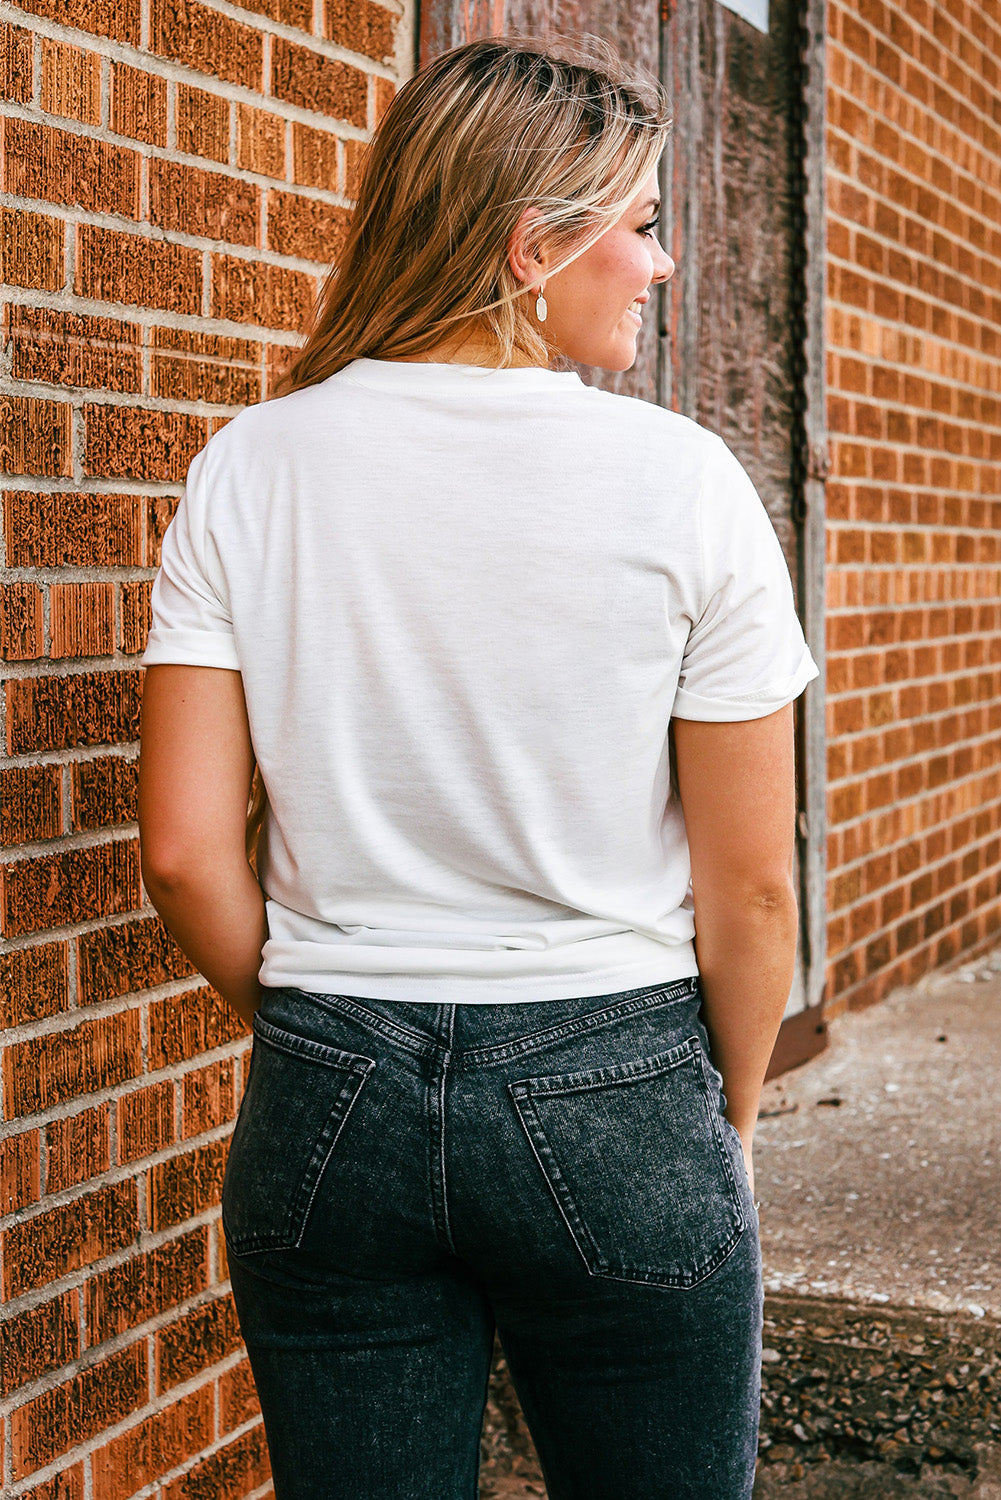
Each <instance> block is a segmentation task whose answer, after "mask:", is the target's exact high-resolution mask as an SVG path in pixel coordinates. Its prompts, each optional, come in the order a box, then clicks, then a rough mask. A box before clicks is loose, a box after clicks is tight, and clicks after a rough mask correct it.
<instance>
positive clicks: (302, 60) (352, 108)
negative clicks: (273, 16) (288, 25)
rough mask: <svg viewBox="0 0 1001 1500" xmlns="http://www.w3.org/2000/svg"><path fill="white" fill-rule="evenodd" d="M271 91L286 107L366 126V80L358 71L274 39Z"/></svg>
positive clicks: (306, 49) (292, 44)
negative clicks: (290, 106)
mask: <svg viewBox="0 0 1001 1500" xmlns="http://www.w3.org/2000/svg"><path fill="white" fill-rule="evenodd" d="M271 92H272V93H273V94H274V95H275V97H276V98H277V99H284V100H285V102H286V103H287V104H297V105H298V106H299V108H300V109H308V110H312V111H313V112H314V113H316V114H319V115H323V116H324V117H325V118H327V119H331V120H347V121H349V122H350V123H351V124H352V125H360V126H361V127H362V129H364V128H365V127H366V126H367V124H368V78H367V77H366V75H365V74H364V73H362V72H361V71H360V70H359V69H358V68H352V67H350V66H349V65H348V64H347V63H343V62H338V61H337V60H336V59H335V58H332V57H326V56H325V55H324V54H323V53H322V52H314V51H313V50H312V49H311V48H309V47H299V46H297V45H296V43H295V42H290V41H287V40H286V39H285V38H284V37H278V36H276V37H275V38H274V39H273V41H272V44H271Z"/></svg>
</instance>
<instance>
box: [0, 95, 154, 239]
mask: <svg viewBox="0 0 1001 1500" xmlns="http://www.w3.org/2000/svg"><path fill="white" fill-rule="evenodd" d="M4 145H5V155H6V161H5V163H4V175H3V184H4V190H5V191H6V192H8V193H16V194H17V195H18V196H19V197H24V198H43V199H45V200H46V201H47V202H49V203H65V204H68V205H75V206H77V207H79V208H85V209H87V210H89V211H90V212H91V213H106V214H124V215H125V217H126V218H133V219H135V218H138V217H139V157H138V156H137V155H136V153H135V152H134V151H131V150H129V149H128V148H126V147H123V146H115V145H112V144H110V143H109V142H107V141H102V140H98V139H96V138H95V137H93V136H87V135H74V134H72V133H71V132H70V131H67V130H57V129H55V128H54V127H53V126H50V125H42V124H39V123H38V122H37V121H35V120H17V119H9V120H7V122H6V130H5V135H4Z"/></svg>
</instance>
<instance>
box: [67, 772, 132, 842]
mask: <svg viewBox="0 0 1001 1500" xmlns="http://www.w3.org/2000/svg"><path fill="white" fill-rule="evenodd" d="M71 775H72V786H73V816H72V827H73V828H74V829H92V828H111V827H114V826H115V825H117V824H121V823H134V822H135V820H136V815H137V800H138V781H139V763H138V761H135V760H125V759H124V757H122V756H120V755H106V756H101V757H100V758H99V759H97V760H83V761H77V762H76V764H75V765H74V766H73V767H72V772H71Z"/></svg>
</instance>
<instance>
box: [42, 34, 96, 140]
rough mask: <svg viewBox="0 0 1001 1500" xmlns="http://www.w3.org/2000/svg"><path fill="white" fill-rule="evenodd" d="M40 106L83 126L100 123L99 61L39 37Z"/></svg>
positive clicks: (69, 47) (52, 113)
mask: <svg viewBox="0 0 1001 1500" xmlns="http://www.w3.org/2000/svg"><path fill="white" fill-rule="evenodd" d="M41 41H42V79H41V95H40V100H41V105H42V109H43V110H44V111H45V113H46V114H49V115H63V116H64V117H65V118H67V119H70V120H80V121H82V122H83V123H84V124H85V125H100V123H101V59H100V57H98V55H97V53H96V52H83V51H81V49H80V48H79V47H71V46H69V45H68V43H66V42H56V41H53V40H52V39H51V38H50V37H42V39H41Z"/></svg>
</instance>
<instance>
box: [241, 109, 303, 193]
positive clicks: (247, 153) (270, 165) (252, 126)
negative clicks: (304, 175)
mask: <svg viewBox="0 0 1001 1500" xmlns="http://www.w3.org/2000/svg"><path fill="white" fill-rule="evenodd" d="M293 128H295V127H293ZM236 164H237V166H238V167H239V168H240V170H241V171H242V172H258V173H260V175H261V176H262V177H284V176H285V121H284V120H283V119H282V118H281V116H280V115H273V114H269V113H268V111H267V110H264V109H254V107H253V106H252V105H250V104H238V105H237V106H236Z"/></svg>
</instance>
